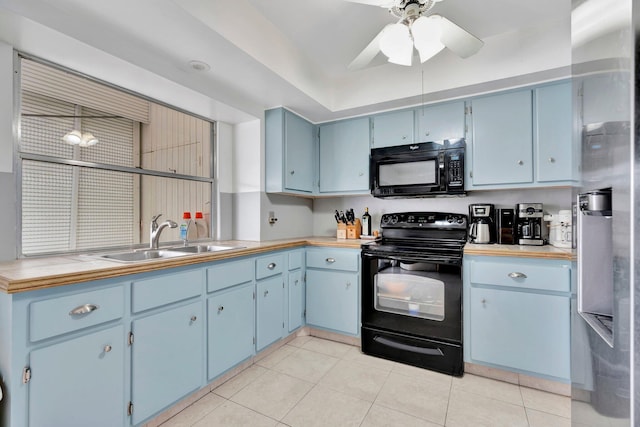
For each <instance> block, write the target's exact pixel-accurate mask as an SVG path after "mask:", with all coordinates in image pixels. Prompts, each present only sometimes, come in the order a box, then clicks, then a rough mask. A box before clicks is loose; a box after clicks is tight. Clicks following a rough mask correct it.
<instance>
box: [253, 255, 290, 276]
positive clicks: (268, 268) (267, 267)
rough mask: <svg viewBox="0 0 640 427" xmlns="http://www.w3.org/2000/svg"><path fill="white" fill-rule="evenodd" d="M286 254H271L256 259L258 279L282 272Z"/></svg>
mask: <svg viewBox="0 0 640 427" xmlns="http://www.w3.org/2000/svg"><path fill="white" fill-rule="evenodd" d="M283 267H284V256H283V255H282V254H280V255H269V256H265V257H261V258H258V259H256V279H263V278H265V277H269V276H275V275H276V274H280V273H282V269H283Z"/></svg>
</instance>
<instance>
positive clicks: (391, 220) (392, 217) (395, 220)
mask: <svg viewBox="0 0 640 427" xmlns="http://www.w3.org/2000/svg"><path fill="white" fill-rule="evenodd" d="M389 222H390V223H391V224H395V223H397V222H398V215H391V217H390V218H389Z"/></svg>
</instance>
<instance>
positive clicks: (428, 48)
mask: <svg viewBox="0 0 640 427" xmlns="http://www.w3.org/2000/svg"><path fill="white" fill-rule="evenodd" d="M411 34H413V42H414V44H415V46H416V49H417V50H418V53H419V54H420V62H422V63H423V62H425V61H427V60H428V59H430V58H432V57H434V56H435V55H436V54H437V53H438V52H440V51H441V50H442V49H444V44H442V42H441V41H440V39H441V37H442V27H441V26H440V20H439V19H438V17H435V16H429V17H426V16H421V17H419V18H418V19H416V20H415V21H413V23H412V24H411Z"/></svg>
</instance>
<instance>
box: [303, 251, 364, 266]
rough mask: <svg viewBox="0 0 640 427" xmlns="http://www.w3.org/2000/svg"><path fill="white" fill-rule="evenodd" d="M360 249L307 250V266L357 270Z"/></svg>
mask: <svg viewBox="0 0 640 427" xmlns="http://www.w3.org/2000/svg"><path fill="white" fill-rule="evenodd" d="M359 260H360V251H352V252H347V251H338V250H326V249H321V250H313V249H312V250H308V251H307V268H327V269H331V270H344V271H358V264H359Z"/></svg>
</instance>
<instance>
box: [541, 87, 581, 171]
mask: <svg viewBox="0 0 640 427" xmlns="http://www.w3.org/2000/svg"><path fill="white" fill-rule="evenodd" d="M572 122H573V118H572V113H571V83H570V82H567V83H563V84H560V85H553V86H545V87H541V88H538V89H536V141H535V142H536V145H535V146H536V181H538V182H550V181H570V180H571V178H572V171H573V168H572V166H571V164H572V162H571V153H572V135H571V124H572Z"/></svg>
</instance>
